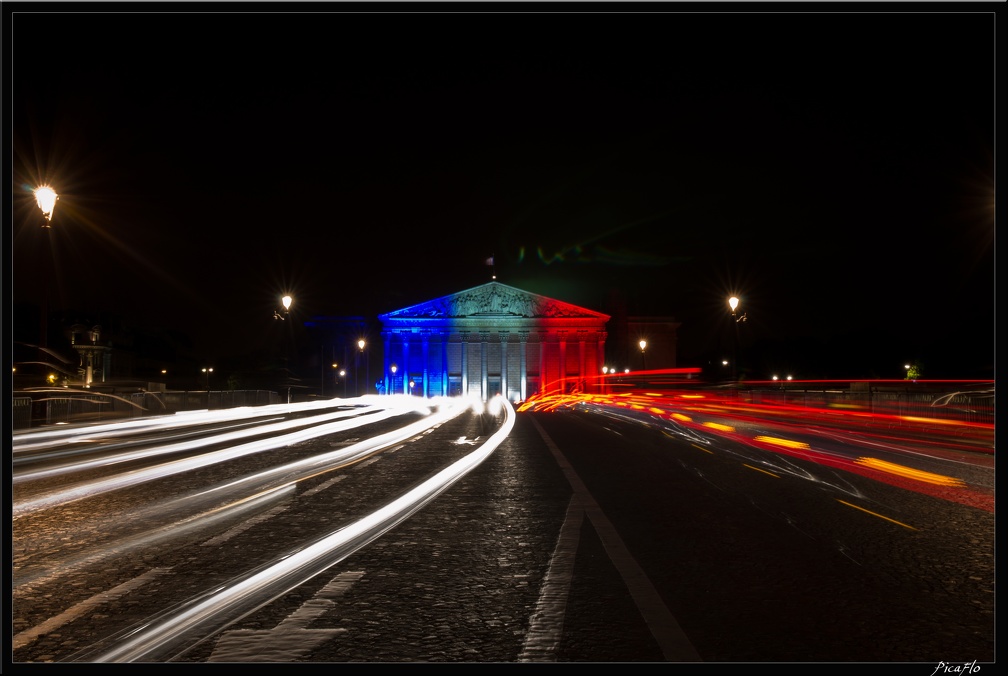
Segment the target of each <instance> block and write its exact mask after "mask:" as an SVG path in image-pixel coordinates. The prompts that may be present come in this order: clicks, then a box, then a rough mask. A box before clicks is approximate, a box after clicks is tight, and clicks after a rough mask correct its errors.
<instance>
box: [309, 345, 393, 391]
mask: <svg viewBox="0 0 1008 676" xmlns="http://www.w3.org/2000/svg"><path fill="white" fill-rule="evenodd" d="M383 333H384V338H385V351H384V352H383V353H382V354H384V355H385V356H384V357H383V358H382V361H384V362H385V368H384V371H385V394H392V390H391V389H389V388H391V387H393V385H394V383H391V382H389V366H391V365H392V337H391V335H389V333H388V332H383ZM322 369H323V371H324V370H325V364H323V365H322Z"/></svg>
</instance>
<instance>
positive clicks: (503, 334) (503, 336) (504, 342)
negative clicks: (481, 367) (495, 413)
mask: <svg viewBox="0 0 1008 676" xmlns="http://www.w3.org/2000/svg"><path fill="white" fill-rule="evenodd" d="M497 336H498V337H499V338H500V346H501V394H502V395H504V398H505V399H507V398H508V387H507V364H508V362H507V350H508V332H507V331H498V332H497Z"/></svg>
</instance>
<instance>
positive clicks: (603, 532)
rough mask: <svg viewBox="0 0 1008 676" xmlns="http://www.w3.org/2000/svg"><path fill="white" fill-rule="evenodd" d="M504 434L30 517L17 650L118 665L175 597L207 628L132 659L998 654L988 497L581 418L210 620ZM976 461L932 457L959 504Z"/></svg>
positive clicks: (173, 610)
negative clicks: (228, 596)
mask: <svg viewBox="0 0 1008 676" xmlns="http://www.w3.org/2000/svg"><path fill="white" fill-rule="evenodd" d="M402 424H403V422H402V421H392V420H389V421H385V422H383V423H380V424H379V425H378V426H377V427H376V428H375V429H369V430H368V432H367V434H376V433H378V432H389V431H392V430H394V429H396V428H397V427H399V426H401V425H402ZM500 424H501V419H500V418H498V419H495V420H493V421H489V420H488V419H487V417H485V416H484V417H482V418H481V417H478V416H474V415H462V416H459V417H457V418H452V419H451V420H449V421H446V422H444V423H442V424H440V425H438V426H437V427H434V428H432V429H430V430H429V431H427V432H423V433H418V434H415V435H412V436H410V437H409V438H408V439H406V440H402V441H397V442H395V443H393V444H390V445H388V446H387V447H386V448H383V449H380V450H376V451H373V452H370V453H368V454H366V455H364V456H361V457H359V458H356V459H354V460H353V461H352V462H347V463H346V464H344V465H341V466H339V467H327V468H325V469H320V470H319V471H318V472H317V473H316V474H314V475H312V474H311V473H308V474H307V475H298V477H297V480H296V481H293V482H292V483H291V486H292V487H287V488H284V489H283V490H280V489H278V488H276V487H275V486H274V487H273V489H271V490H273V492H272V493H271V492H269V491H267V490H266V489H263V491H262V494H261V495H257V497H253V496H252V494H251V493H250V494H248V495H245V496H244V497H243V498H242V500H243V501H244V507H241V508H235V510H234V511H228V512H227V513H222V515H221V517H220V518H219V519H216V520H215V519H202V520H199V521H198V522H196V521H192V519H191V515H190V516H186V515H187V512H186V510H185V509H183V508H182V507H179V506H178V505H173V503H172V502H171V500H170V499H169V498H171V497H172V496H189V497H187V500H186V501H184V502H186V503H187V504H189V502H190V501H191V500H193V499H195V498H193V497H191V496H195V495H202V494H203V493H204V492H207V489H206V488H204V489H201V488H200V487H211V486H214V487H219V486H221V485H223V484H224V483H226V482H227V481H228V480H233V479H234V478H236V477H246V476H251V475H256V474H262V473H264V472H266V471H267V469H268V468H269V467H272V466H275V465H276V464H277V462H278V459H279V458H280V457H282V459H283V462H284V463H291V462H293V461H295V460H296V459H306V458H311V457H314V456H317V455H319V454H320V453H324V452H328V451H330V450H331V449H334V448H349V447H351V446H353V445H354V444H355V443H358V442H359V440H360V439H362V438H364V437H365V436H366V435H365V434H364V433H363V428H359V429H357V430H352V431H348V432H345V433H342V434H341V435H329V436H325V437H320V438H317V439H313V440H308V441H304V442H300V443H298V444H294V445H290V446H288V447H285V448H284V449H283V451H282V453H281V454H280V455H277V454H272V453H270V454H267V453H262V454H256V455H252V456H243V457H241V458H238V459H235V460H233V461H231V462H228V463H220V464H217V465H213V466H208V467H202V468H199V469H195V470H192V471H188V472H183V473H179V474H174V475H171V476H167V477H165V478H163V479H159V480H156V481H150V482H147V483H144V484H142V485H137V486H132V487H128V488H123V489H119V490H115V491H110V492H109V493H105V494H101V495H97V496H94V497H90V498H86V499H81V500H78V501H76V502H73V503H71V504H68V505H64V506H62V507H59V508H52V509H44V510H39V511H38V512H37V513H31V514H26V515H24V516H20V517H18V518H16V519H14V521H13V538H12V540H13V542H12V544H13V555H14V556H13V562H14V571H13V576H12V580H13V583H14V589H13V592H14V594H13V603H12V611H13V612H12V621H13V627H12V635H13V637H14V647H13V651H12V659H13V662H14V663H15V664H32V663H38V662H60V661H83V662H89V661H131V660H119V659H110V656H115V655H116V654H117V653H116V652H115V651H116V649H117V646H121V645H123V644H125V643H126V642H127V641H128V640H131V639H130V637H135V636H137V635H142V634H143V631H145V629H144V628H149V627H151V626H156V625H158V623H166V622H168V621H170V620H173V618H176V617H179V616H180V614H182V613H183V612H185V613H189V616H190V617H197V618H199V621H197V620H193V621H192V627H191V628H185V629H180V630H179V631H178V632H177V633H178V636H173V637H172V638H171V640H167V641H165V642H164V643H163V644H161V645H159V646H157V647H156V649H153V651H152V652H150V653H147V654H144V655H143V656H142V657H140V658H139V659H137V660H136V661H154V662H168V661H172V662H186V663H209V662H337V663H348V662H351V663H373V664H396V665H405V664H414V663H418V662H420V663H429V662H436V663H521V662H534V663H539V662H605V663H616V662H623V663H636V664H647V663H659V662H668V661H673V662H680V663H689V664H692V665H695V668H702V667H705V666H710V665H722V666H725V667H738V668H739V669H742V668H744V667H746V665H750V664H752V663H771V662H772V663H779V664H778V666H777V667H776V668H777V669H778V670H779V669H783V668H786V667H787V666H789V665H792V666H795V667H796V668H797V667H800V665H801V664H803V663H808V662H824V663H848V664H852V663H865V662H880V663H886V664H887V665H890V666H892V665H895V664H912V666H913V669H914V673H927V674H930V673H932V671H933V670H934V669H935V668H937V667H938V665H939V664H940V663H944V664H946V665H962V664H965V663H969V662H971V661H973V660H978V661H979V663H981V664H982V663H987V662H990V663H993V661H994V655H995V650H994V648H995V642H994V607H995V594H994V544H993V543H994V512H993V509H992V508H991V509H987V508H982V507H977V506H975V504H969V501H968V500H960V499H958V498H959V497H961V496H960V495H959V493H956V491H954V490H952V489H949V490H946V492H945V494H941V493H937V494H936V492H935V491H933V490H931V491H923V492H922V491H919V490H915V489H914V483H913V481H906V480H903V481H894V482H887V481H880V480H878V478H877V477H875V476H873V475H871V473H857V472H851V471H845V470H843V469H838V468H836V467H832V466H829V465H826V464H821V463H818V462H814V461H811V460H805V459H802V458H801V457H797V456H796V455H793V454H791V455H789V454H783V453H779V452H776V451H774V450H768V449H765V448H758V447H754V446H752V445H746V444H742V443H740V442H739V441H737V440H735V439H732V438H730V437H721V436H716V435H709V436H701V435H698V434H696V433H693V432H688V433H683V431H682V430H678V431H677V430H676V429H675V428H674V427H669V426H666V425H662V424H659V423H656V422H655V421H651V422H646V423H645V422H642V421H641V420H634V419H630V418H625V417H613V416H610V415H603V414H600V413H598V412H591V411H588V410H574V411H562V412H556V413H528V412H526V413H519V414H517V415H516V416H515V417H514V418H513V424H514V427H513V429H510V430H509V433H508V434H507V436H506V438H504V439H503V440H502V441H500V443H499V445H498V446H496V447H495V449H494V450H493V451H492V452H491V453H490V454H489V455H487V456H486V458H485V459H482V460H480V461H479V463H478V465H476V466H475V467H473V468H471V469H470V470H469V471H467V473H464V474H462V475H460V476H459V477H458V478H457V479H455V480H453V481H452V482H451V483H450V484H449V485H447V486H446V487H445V488H444V489H443V490H441V491H440V492H438V493H437V494H436V496H434V498H433V499H432V500H431V501H429V502H428V503H426V504H424V505H423V506H422V508H419V509H418V511H415V512H413V513H411V514H409V515H408V518H405V519H404V520H402V521H401V522H398V523H396V524H395V525H394V526H391V527H389V528H388V529H387V530H382V527H381V526H379V527H378V530H377V531H376V532H375V533H374V539H373V540H371V541H369V542H368V544H367V545H366V546H363V547H361V548H358V549H356V550H353V551H352V552H351V551H350V550H344V551H343V552H342V553H336V554H327V557H328V558H322V559H320V560H319V561H318V562H317V563H316V564H314V565H315V568H314V569H312V570H311V574H310V575H308V576H305V575H302V576H300V577H286V578H285V577H282V576H281V577H279V580H278V581H276V578H275V577H271V578H270V581H269V584H270V586H269V588H268V591H267V590H265V586H266V585H265V583H264V584H263V587H262V589H263V591H262V593H261V594H260V593H259V592H258V591H257V592H255V593H253V592H252V591H249V592H248V593H247V594H244V595H239V597H238V598H239V601H236V602H235V604H234V605H233V607H232V608H231V609H230V610H229V611H228V613H226V614H225V615H224V616H222V617H224V619H223V620H219V621H217V622H213V623H210V622H208V623H204V624H202V625H201V624H200V621H202V617H203V616H202V615H198V614H195V613H196V612H197V610H198V609H199V608H201V607H204V606H210V605H212V603H213V602H214V599H215V596H214V594H215V593H219V590H221V589H226V588H229V587H230V588H238V585H240V584H249V580H250V579H252V578H255V577H256V575H259V576H260V577H262V576H266V575H267V573H268V572H270V571H276V570H277V569H279V568H281V567H282V566H284V565H286V564H285V562H290V561H293V560H295V559H296V558H297V557H298V556H300V555H302V554H303V553H304V552H305V551H307V550H310V549H311V547H312V545H313V543H320V542H322V541H324V540H325V539H326V538H334V537H338V534H339V533H342V532H346V530H348V528H349V525H350V524H356V523H360V522H361V521H363V520H364V519H365V518H367V517H368V516H369V515H372V514H374V513H375V512H376V511H377V510H379V509H381V508H383V506H385V505H387V504H388V503H389V501H390V499H392V498H394V497H396V496H401V495H404V494H406V493H408V492H410V491H411V490H413V489H417V488H418V487H420V486H421V484H422V483H423V482H424V480H425V479H427V478H428V477H431V476H434V475H435V474H437V473H438V472H439V471H441V470H442V469H443V468H445V467H448V466H451V465H453V463H458V462H460V461H462V460H463V459H465V458H467V457H470V454H471V453H473V452H474V449H476V448H479V446H480V444H481V443H484V442H486V440H487V439H489V438H491V437H492V436H493V434H494V432H495V431H496V430H498V429H500V428H499V426H500ZM823 444H824V446H825V445H826V444H827V442H826V441H824V442H823ZM193 455H198V454H190V457H191V456H193ZM966 455H969V454H966ZM888 457H889V459H890V460H891V459H892V458H891V456H888ZM963 457H964V454H963V453H957V454H956V456H955V458H956V459H955V461H954V462H952V461H948V462H946V461H944V460H937V461H936V460H934V459H933V458H931V457H930V456H929V458H928V460H927V461H928V463H929V469H931V470H935V469H936V467H935V463H939V464H941V465H942V468H943V471H947V472H949V473H953V472H954V473H958V474H959V475H960V476H961V482H962V483H961V486H962V489H961V491H960V492H961V493H963V494H965V493H968V492H969V491H977V490H979V491H981V492H990V493H991V494H992V491H993V462H992V460H993V457H992V456H984V455H983V454H979V453H978V454H977V455H976V456H975V458H966V460H963ZM911 460H912V459H911V458H907V460H906V461H907V462H908V463H910V462H911ZM970 460H975V462H974V461H970ZM913 462H918V463H919V462H921V460H920V458H917V459H913ZM130 469H131V471H133V470H139V467H134V466H132V465H131V466H130ZM110 471H114V470H110V469H108V468H104V469H93V470H91V472H92V475H91V476H92V478H96V477H97V476H98V475H101V476H104V475H105V474H106V473H108V472H110ZM48 481H57V482H63V483H66V482H67V480H66V479H65V478H63V479H48ZM21 490H27V489H21V488H18V489H17V490H15V499H17V498H18V495H19V491H21ZM964 503H966V504H964ZM991 504H992V500H991ZM174 509H178V510H179V511H178V513H177V514H176V513H174V512H172V511H171V510H174ZM207 509H208V508H207ZM144 510H147V511H144ZM151 510H157V513H156V515H155V514H154V513H153V512H152V511H151ZM204 511H206V509H204ZM211 511H212V510H211ZM123 514H132V515H134V516H135V517H136V518H134V519H132V520H131V521H130V522H129V523H126V522H125V521H126V520H124V519H123V518H122V516H121V515H123ZM117 515H118V516H117ZM187 520H189V521H190V522H191V524H195V525H189V526H186V523H187ZM166 524H170V527H168V525H166ZM113 532H114V533H115V534H114V535H113V534H112V533H113ZM370 536H371V533H370V532H369V535H368V537H370ZM301 578H304V579H301ZM277 585H279V586H277ZM256 589H260V588H259V587H257V588H256ZM207 613H209V611H207Z"/></svg>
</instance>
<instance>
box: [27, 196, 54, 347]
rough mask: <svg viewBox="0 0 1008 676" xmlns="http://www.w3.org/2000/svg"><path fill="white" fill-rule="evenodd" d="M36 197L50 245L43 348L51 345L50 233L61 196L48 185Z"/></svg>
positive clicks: (44, 289)
mask: <svg viewBox="0 0 1008 676" xmlns="http://www.w3.org/2000/svg"><path fill="white" fill-rule="evenodd" d="M32 194H33V195H34V196H35V204H37V205H38V208H39V209H40V210H41V211H42V216H43V218H45V222H43V223H42V228H43V229H44V230H45V231H46V239H47V241H48V243H49V250H48V251H47V252H46V265H45V270H44V272H43V273H42V276H43V285H42V312H41V317H40V323H41V326H40V333H41V335H40V336H39V345H40V346H41V347H43V348H45V347H48V345H49V284H50V279H49V278H50V276H51V275H52V274H53V271H52V270H51V269H50V267H49V266H50V262H49V261H50V260H51V259H52V234H51V231H50V224H51V223H52V217H53V211H54V210H55V209H56V201H57V200H59V195H57V194H56V191H55V190H53V189H52V188H51V187H49V186H48V185H40V186H39V187H37V188H35V190H34V191H33V193H32ZM45 360H46V355H45V354H44V353H43V354H40V361H43V362H44V361H45Z"/></svg>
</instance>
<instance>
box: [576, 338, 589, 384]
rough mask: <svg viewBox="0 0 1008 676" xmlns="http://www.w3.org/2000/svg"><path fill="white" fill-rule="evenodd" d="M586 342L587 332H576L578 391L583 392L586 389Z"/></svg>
mask: <svg viewBox="0 0 1008 676" xmlns="http://www.w3.org/2000/svg"><path fill="white" fill-rule="evenodd" d="M587 340H588V332H587V331H578V389H579V390H581V391H582V392H584V391H585V390H587V389H588V382H587V379H586V373H587V372H586V371H585V343H586V341H587Z"/></svg>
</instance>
